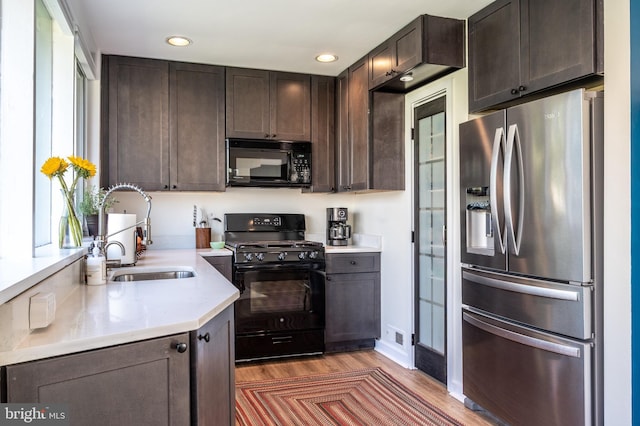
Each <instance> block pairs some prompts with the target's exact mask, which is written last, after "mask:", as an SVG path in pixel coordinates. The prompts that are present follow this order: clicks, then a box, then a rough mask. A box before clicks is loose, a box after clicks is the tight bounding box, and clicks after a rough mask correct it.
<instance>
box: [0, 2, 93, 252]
mask: <svg viewBox="0 0 640 426" xmlns="http://www.w3.org/2000/svg"><path fill="white" fill-rule="evenodd" d="M1 6H2V15H1V16H0V19H1V20H2V25H1V26H0V259H3V258H13V257H19V258H25V257H32V256H36V255H37V256H38V257H40V256H44V255H45V254H44V253H43V252H41V249H40V248H41V247H44V246H49V243H50V242H51V241H53V239H52V236H53V235H55V234H56V233H57V227H58V219H59V216H60V213H61V211H62V197H61V196H60V194H59V193H58V191H59V190H58V184H57V182H55V181H53V182H52V181H50V180H49V179H48V178H47V177H46V176H44V175H43V174H42V173H40V167H41V166H42V164H43V163H44V161H45V160H46V159H47V158H48V157H49V156H51V155H56V156H60V157H66V156H69V155H80V156H83V155H84V153H85V149H84V143H85V137H84V133H85V131H84V129H85V125H84V120H85V117H86V114H85V112H84V111H85V105H86V103H85V102H84V97H85V93H86V92H85V81H86V78H84V76H83V74H82V73H78V72H77V71H76V67H77V62H78V61H77V60H76V57H75V56H76V53H77V50H76V49H77V46H76V38H77V37H78V38H79V34H74V33H73V31H72V30H71V27H70V26H69V25H68V23H67V19H68V16H67V15H66V14H65V13H64V11H63V10H62V9H61V8H60V5H59V3H58V2H57V1H51V0H35V1H33V2H31V1H4V0H3V1H2V2H1ZM85 62H86V59H85ZM76 86H77V88H78V92H77V93H76V91H75V89H76ZM76 96H77V98H76ZM76 99H78V100H81V103H80V104H78V106H77V107H78V109H76ZM76 127H77V128H78V129H77V130H76ZM68 177H69V178H70V177H71V176H68ZM79 191H82V188H79ZM36 249H37V250H36Z"/></svg>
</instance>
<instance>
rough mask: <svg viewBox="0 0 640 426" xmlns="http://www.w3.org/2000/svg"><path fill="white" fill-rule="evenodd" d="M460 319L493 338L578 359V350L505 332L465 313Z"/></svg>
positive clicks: (508, 331)
mask: <svg viewBox="0 0 640 426" xmlns="http://www.w3.org/2000/svg"><path fill="white" fill-rule="evenodd" d="M462 318H463V319H464V321H466V322H468V323H469V324H471V325H473V326H474V327H477V328H479V329H481V330H484V331H486V332H487V333H491V334H493V335H495V336H498V337H502V338H503V339H507V340H511V341H512V342H516V343H520V344H523V345H526V346H530V347H532V348H536V349H542V350H543V351H547V352H553V353H556V354H559V355H563V356H570V357H573V358H580V348H574V347H572V346H566V345H561V344H559V343H553V342H548V341H546V340H541V339H536V338H535V337H529V336H525V335H523V334H520V333H514V332H513V331H510V330H505V329H503V328H499V327H496V326H494V325H491V324H488V323H486V322H484V321H481V320H479V319H477V318H475V317H472V316H471V315H469V314H466V313H463V314H462Z"/></svg>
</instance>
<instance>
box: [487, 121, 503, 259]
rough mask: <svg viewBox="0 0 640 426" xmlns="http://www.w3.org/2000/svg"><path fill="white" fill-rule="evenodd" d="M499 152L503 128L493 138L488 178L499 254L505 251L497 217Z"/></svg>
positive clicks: (501, 144)
mask: <svg viewBox="0 0 640 426" xmlns="http://www.w3.org/2000/svg"><path fill="white" fill-rule="evenodd" d="M500 151H502V152H504V128H503V127H498V128H497V129H496V133H495V136H494V138H493V150H492V152H491V173H490V177H489V207H490V208H491V218H492V220H493V223H494V224H495V229H496V234H497V237H498V244H499V246H500V253H504V252H505V250H506V241H505V239H506V233H505V232H504V231H503V230H501V229H500V217H499V215H498V193H497V190H498V161H499V158H500Z"/></svg>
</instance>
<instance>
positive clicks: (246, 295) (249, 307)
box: [234, 265, 324, 335]
mask: <svg viewBox="0 0 640 426" xmlns="http://www.w3.org/2000/svg"><path fill="white" fill-rule="evenodd" d="M234 284H235V285H236V286H238V288H239V289H241V293H240V298H239V299H238V300H237V301H236V302H235V315H236V318H235V319H236V322H235V326H236V334H237V335H240V334H247V333H248V334H264V333H274V332H280V331H291V330H305V329H323V328H324V274H323V273H322V272H321V271H317V270H313V269H312V268H306V267H301V266H299V265H295V266H286V265H278V266H276V267H275V268H237V269H236V272H235V276H234Z"/></svg>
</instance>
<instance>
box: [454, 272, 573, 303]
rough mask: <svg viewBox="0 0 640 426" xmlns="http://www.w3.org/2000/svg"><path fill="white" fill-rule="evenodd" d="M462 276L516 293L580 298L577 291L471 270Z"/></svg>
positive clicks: (565, 298)
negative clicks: (540, 285) (506, 279)
mask: <svg viewBox="0 0 640 426" xmlns="http://www.w3.org/2000/svg"><path fill="white" fill-rule="evenodd" d="M462 278H463V279H465V280H468V281H473V282H474V283H477V284H481V285H485V286H487V287H493V288H497V289H500V290H507V291H513V292H516V293H522V294H529V295H531V296H540V297H548V298H551V299H560V300H568V301H571V302H576V301H578V300H580V293H578V292H576V291H568V290H557V289H553V288H543V287H535V286H531V285H525V284H516V283H512V282H507V281H502V280H497V279H495V278H489V277H484V276H481V275H476V274H474V273H471V272H467V271H463V272H462Z"/></svg>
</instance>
